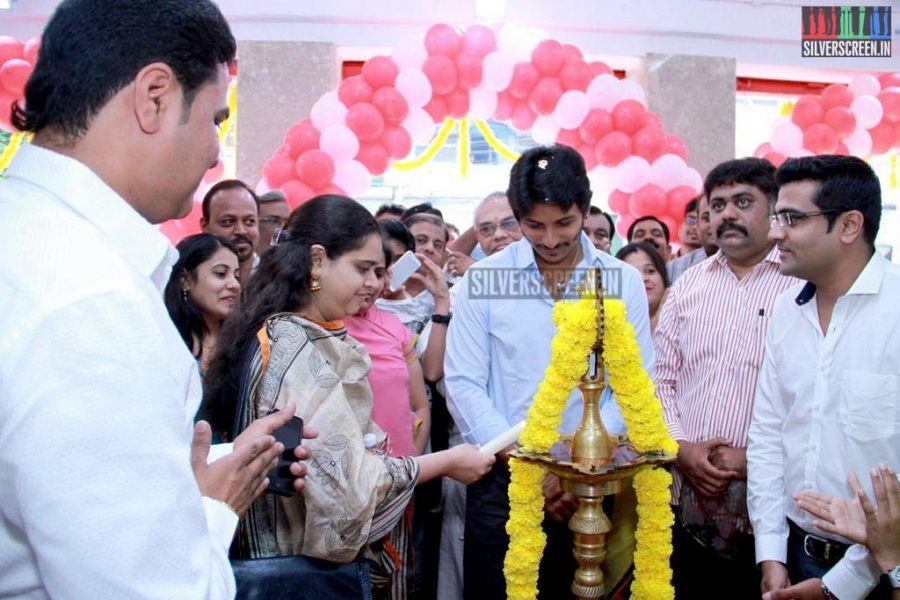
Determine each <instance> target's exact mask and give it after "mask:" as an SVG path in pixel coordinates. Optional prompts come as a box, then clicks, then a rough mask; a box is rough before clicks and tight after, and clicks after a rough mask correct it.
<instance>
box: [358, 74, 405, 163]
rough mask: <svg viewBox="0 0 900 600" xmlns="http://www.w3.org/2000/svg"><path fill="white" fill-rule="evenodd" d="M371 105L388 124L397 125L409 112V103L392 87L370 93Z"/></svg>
mask: <svg viewBox="0 0 900 600" xmlns="http://www.w3.org/2000/svg"><path fill="white" fill-rule="evenodd" d="M372 105H373V106H374V107H375V108H377V109H378V110H379V111H380V112H381V114H382V115H383V116H384V122H385V123H387V124H388V125H399V124H400V123H402V122H403V119H405V118H406V115H408V114H409V104H407V103H406V99H405V98H404V97H403V95H402V94H401V93H400V92H398V91H397V90H396V89H395V88H393V87H382V88H379V89H378V90H377V91H376V92H375V93H374V94H372ZM351 158H352V157H351Z"/></svg>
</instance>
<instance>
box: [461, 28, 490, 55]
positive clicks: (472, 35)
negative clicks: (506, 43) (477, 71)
mask: <svg viewBox="0 0 900 600" xmlns="http://www.w3.org/2000/svg"><path fill="white" fill-rule="evenodd" d="M462 44H463V51H464V52H471V53H472V54H474V55H476V56H478V57H479V58H484V57H485V56H486V55H487V54H488V53H489V52H493V51H494V50H496V49H497V38H496V36H495V35H494V32H493V30H491V29H490V28H488V27H485V26H484V25H472V26H471V27H469V28H468V29H467V30H466V32H465V33H464V34H463V37H462Z"/></svg>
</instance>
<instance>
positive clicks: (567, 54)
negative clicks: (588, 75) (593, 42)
mask: <svg viewBox="0 0 900 600" xmlns="http://www.w3.org/2000/svg"><path fill="white" fill-rule="evenodd" d="M562 51H563V58H564V59H565V60H564V61H563V62H564V63H566V62H569V61H570V60H584V54H582V53H581V50H579V49H578V46H575V45H573V44H563V45H562ZM585 64H587V63H585Z"/></svg>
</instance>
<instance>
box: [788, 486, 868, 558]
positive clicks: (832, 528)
mask: <svg viewBox="0 0 900 600" xmlns="http://www.w3.org/2000/svg"><path fill="white" fill-rule="evenodd" d="M847 481H848V482H849V483H850V489H852V490H853V496H852V497H851V498H841V497H840V496H831V495H829V494H823V493H821V492H815V491H811V490H804V491H801V492H797V493H795V494H794V500H796V501H797V506H799V507H800V508H802V509H803V510H805V511H806V512H808V513H809V514H811V515H812V516H814V517H815V519H813V526H815V527H818V528H819V529H821V530H822V531H824V532H826V533H831V534H833V535H839V536H841V537H844V538H847V539H848V540H850V541H852V542H856V543H857V544H865V543H866V515H865V513H864V512H863V508H862V505H861V504H860V496H859V492H861V491H862V486H860V484H859V479H857V478H856V473H854V472H853V471H850V473H849V475H848V476H847ZM863 496H865V492H863Z"/></svg>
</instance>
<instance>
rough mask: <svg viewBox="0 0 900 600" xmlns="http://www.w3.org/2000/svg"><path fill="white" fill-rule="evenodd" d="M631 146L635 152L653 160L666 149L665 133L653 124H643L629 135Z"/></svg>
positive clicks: (649, 160) (650, 160)
mask: <svg viewBox="0 0 900 600" xmlns="http://www.w3.org/2000/svg"><path fill="white" fill-rule="evenodd" d="M631 146H632V149H633V151H634V153H635V154H637V155H638V156H642V157H644V158H646V159H647V162H653V161H654V160H656V159H657V158H659V157H660V156H662V154H663V152H665V149H666V134H665V132H664V131H663V130H662V129H659V128H658V127H656V126H654V125H644V126H643V127H641V128H640V129H638V130H637V132H635V134H634V135H633V136H631Z"/></svg>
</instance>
